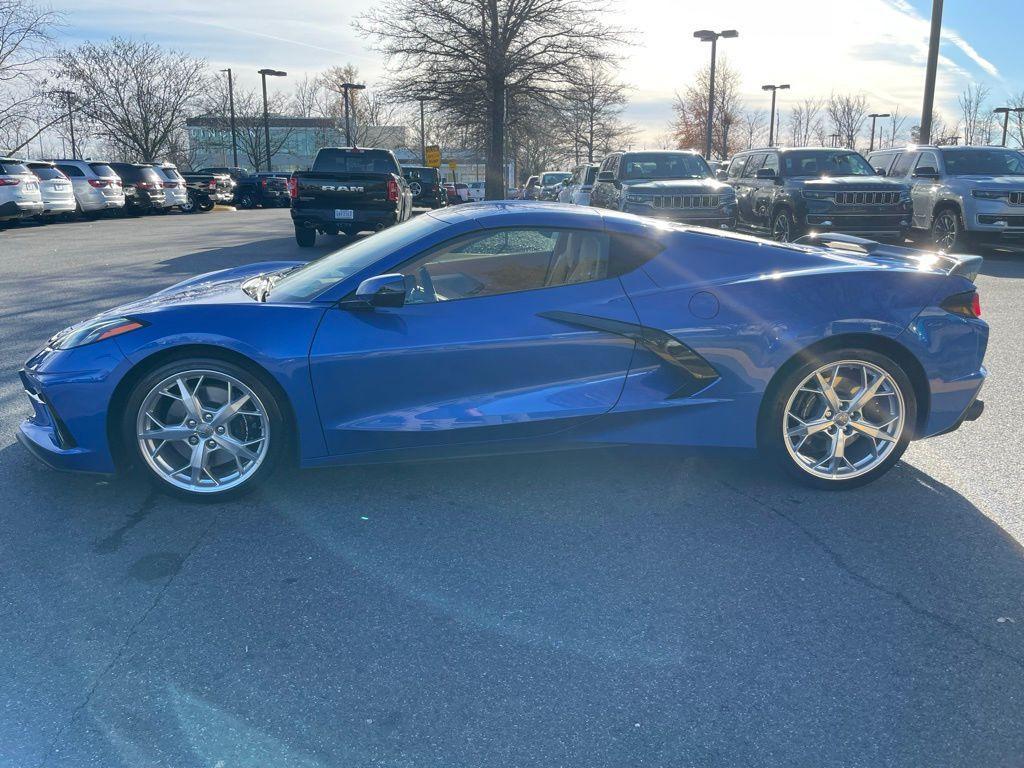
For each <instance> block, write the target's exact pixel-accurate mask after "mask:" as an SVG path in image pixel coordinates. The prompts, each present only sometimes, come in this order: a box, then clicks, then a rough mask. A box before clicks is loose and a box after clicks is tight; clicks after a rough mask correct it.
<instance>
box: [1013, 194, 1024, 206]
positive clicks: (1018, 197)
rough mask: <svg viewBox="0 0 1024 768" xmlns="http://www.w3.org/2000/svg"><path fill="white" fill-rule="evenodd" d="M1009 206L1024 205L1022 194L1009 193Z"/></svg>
mask: <svg viewBox="0 0 1024 768" xmlns="http://www.w3.org/2000/svg"><path fill="white" fill-rule="evenodd" d="M1010 205H1024V192H1011V193H1010Z"/></svg>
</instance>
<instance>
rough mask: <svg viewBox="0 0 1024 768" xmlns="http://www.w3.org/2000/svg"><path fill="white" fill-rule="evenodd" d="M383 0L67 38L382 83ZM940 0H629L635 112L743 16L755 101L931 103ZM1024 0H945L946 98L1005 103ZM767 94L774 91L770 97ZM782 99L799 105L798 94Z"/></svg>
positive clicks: (141, 12)
mask: <svg viewBox="0 0 1024 768" xmlns="http://www.w3.org/2000/svg"><path fill="white" fill-rule="evenodd" d="M378 2H379V0H346V2H338V0H330V1H327V0H288V1H287V2H282V0H245V1H244V2H243V1H240V0H218V1H217V2H209V0H202V1H200V0H176V1H175V2H173V3H150V2H139V1H138V0H119V1H118V0H76V1H75V2H73V3H71V2H66V3H62V2H60V1H59V0H56V1H55V2H54V7H55V8H57V9H60V10H63V11H64V12H65V13H66V18H67V26H66V28H65V29H64V31H63V34H62V38H63V42H65V43H67V44H74V43H76V42H80V41H83V40H102V39H105V38H107V37H110V36H111V35H115V34H119V35H125V36H131V37H144V38H146V39H149V40H152V41H155V42H158V43H161V44H164V45H168V46H171V47H175V48H179V49H181V50H184V51H186V52H188V53H191V54H193V55H196V56H201V57H204V58H206V59H208V60H209V61H210V64H211V65H212V66H214V67H216V68H222V67H228V66H230V67H232V68H234V69H235V70H236V73H237V77H238V78H239V79H240V80H241V81H242V82H243V83H248V84H255V82H256V80H257V76H256V74H255V71H256V70H257V69H259V68H260V67H274V68H278V69H284V70H287V71H288V72H289V74H290V75H291V76H293V77H294V76H298V77H301V76H302V75H304V74H307V73H308V74H314V73H316V72H317V71H319V70H322V69H325V68H326V67H328V66H331V65H333V64H340V63H346V62H352V63H354V64H356V65H357V66H359V67H360V69H361V71H362V74H363V76H364V78H365V79H366V80H367V81H368V82H369V83H371V84H372V83H373V81H374V80H375V79H376V78H379V77H380V76H381V74H382V71H383V62H382V61H381V60H380V58H379V57H378V56H377V55H375V54H374V53H373V52H372V51H371V50H370V49H369V47H368V45H367V44H366V42H365V41H364V40H362V39H360V38H359V37H358V36H357V35H356V34H355V33H354V31H353V30H352V26H351V24H352V20H353V18H354V17H355V16H356V15H357V14H359V13H360V12H362V11H365V10H367V9H369V8H371V7H374V6H375V5H376V4H377V3H378ZM930 10H931V0H855V2H852V3H851V2H849V0H775V2H764V0H717V2H714V3H708V2H707V0H619V2H618V11H617V12H615V13H612V14H610V17H609V20H610V21H612V22H613V23H619V24H624V25H629V26H631V27H633V28H634V29H635V30H636V33H637V34H636V40H637V45H636V46H635V47H634V48H633V49H631V50H630V51H629V52H627V54H626V56H625V58H624V60H623V62H622V64H621V67H620V74H621V77H622V79H623V80H624V81H626V82H627V83H629V84H630V85H631V86H632V87H633V91H632V103H631V106H630V109H629V112H628V117H629V118H630V119H631V120H632V121H634V122H635V123H637V124H638V125H639V126H640V127H641V128H642V130H643V132H644V134H645V135H646V136H647V137H653V136H655V135H657V134H659V133H661V132H664V131H665V130H666V128H667V124H668V121H669V120H670V118H671V116H672V111H671V103H672V96H673V93H674V91H675V90H677V89H678V88H681V87H683V86H685V85H686V83H687V80H688V78H690V77H691V76H692V75H693V73H694V72H695V71H696V70H697V69H698V68H700V67H701V66H703V65H704V64H705V63H706V61H707V56H708V51H707V46H706V45H704V44H701V43H698V42H696V41H694V40H693V39H692V37H691V33H692V31H693V30H694V29H700V28H713V29H725V28H736V29H738V30H739V31H740V37H739V38H738V39H736V40H725V41H723V42H722V44H721V46H720V49H719V50H720V52H721V54H722V55H725V56H727V57H728V58H729V60H730V61H731V63H732V65H733V66H734V67H735V68H737V69H738V70H739V71H740V73H741V75H742V77H743V91H744V95H745V97H746V98H747V101H748V103H749V104H750V106H752V107H761V106H764V107H766V106H767V102H766V99H765V94H763V93H762V92H761V90H760V84H761V83H762V82H789V83H790V84H791V85H792V90H791V91H790V92H789V93H787V94H786V95H785V98H786V99H793V100H796V99H802V98H806V97H820V96H827V95H828V94H829V92H830V91H832V90H836V91H855V92H856V91H862V92H864V93H865V94H866V95H867V96H868V99H869V104H870V106H871V108H872V109H875V110H878V111H886V112H889V111H891V110H892V109H893V108H894V107H896V106H897V105H898V106H899V107H900V108H901V111H902V112H904V113H909V114H911V115H915V116H919V113H920V99H921V88H922V85H923V79H924V54H925V51H926V49H927V35H928V23H927V19H928V16H929V14H930ZM1022 28H1024V0H946V3H945V15H944V24H943V31H944V40H943V46H942V60H941V64H940V77H939V85H938V94H937V107H938V108H939V109H940V110H941V111H942V112H944V113H945V115H946V116H947V119H949V120H954V119H955V113H956V94H957V93H959V92H960V91H961V90H962V89H963V88H964V87H965V86H966V85H967V84H968V83H977V82H981V83H985V84H986V85H988V86H989V87H990V88H991V89H992V100H993V105H995V104H994V103H995V101H1003V100H1005V99H1006V98H1008V97H1009V96H1010V95H1011V94H1013V93H1019V92H1021V91H1024V56H1022V55H1021V52H1020V47H1021V45H1022V35H1021V32H1020V30H1021V29H1022ZM762 102H764V103H762ZM780 107H781V108H782V109H783V110H784V109H785V108H786V101H785V99H783V100H782V103H781V104H780Z"/></svg>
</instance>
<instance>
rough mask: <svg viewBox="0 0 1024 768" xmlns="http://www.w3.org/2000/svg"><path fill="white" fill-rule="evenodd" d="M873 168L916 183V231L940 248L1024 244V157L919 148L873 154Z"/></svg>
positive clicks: (997, 150)
mask: <svg viewBox="0 0 1024 768" xmlns="http://www.w3.org/2000/svg"><path fill="white" fill-rule="evenodd" d="M868 162H870V163H871V165H872V166H874V168H875V170H876V171H878V172H879V173H884V174H885V175H887V176H892V177H895V178H899V179H904V178H905V179H906V180H907V181H909V182H910V184H911V197H912V199H913V205H914V213H913V217H912V226H913V229H914V230H915V231H916V232H921V233H924V232H926V233H928V235H929V237H930V239H931V240H932V242H933V243H935V245H937V246H938V247H940V248H943V249H945V250H947V251H952V250H955V249H958V248H965V247H968V246H969V245H971V244H972V243H974V244H978V243H987V244H999V243H1017V244H1024V153H1021V152H1019V151H1017V150H1013V149H1004V148H1003V147H933V146H918V147H907V148H905V149H887V150H883V151H880V152H873V153H871V154H870V155H869V156H868Z"/></svg>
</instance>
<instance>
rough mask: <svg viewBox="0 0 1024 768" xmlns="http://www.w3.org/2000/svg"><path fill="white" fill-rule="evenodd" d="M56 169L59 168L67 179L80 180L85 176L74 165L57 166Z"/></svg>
mask: <svg viewBox="0 0 1024 768" xmlns="http://www.w3.org/2000/svg"><path fill="white" fill-rule="evenodd" d="M57 167H58V168H60V169H61V171H63V172H64V175H65V176H67V177H68V178H69V179H74V178H77V179H80V178H83V177H84V176H85V174H84V173H82V169H81V168H78V167H76V166H74V165H58V166H57Z"/></svg>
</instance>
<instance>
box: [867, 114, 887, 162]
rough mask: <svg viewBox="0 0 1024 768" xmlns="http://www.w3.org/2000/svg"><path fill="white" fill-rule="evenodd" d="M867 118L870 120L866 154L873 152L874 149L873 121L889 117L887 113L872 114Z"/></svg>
mask: <svg viewBox="0 0 1024 768" xmlns="http://www.w3.org/2000/svg"><path fill="white" fill-rule="evenodd" d="M868 117H870V118H871V144H870V146H869V147H868V152H873V151H874V149H875V120H877V119H878V118H880V117H891V115H890V114H889V113H888V112H872V113H871V114H870V115H868Z"/></svg>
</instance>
